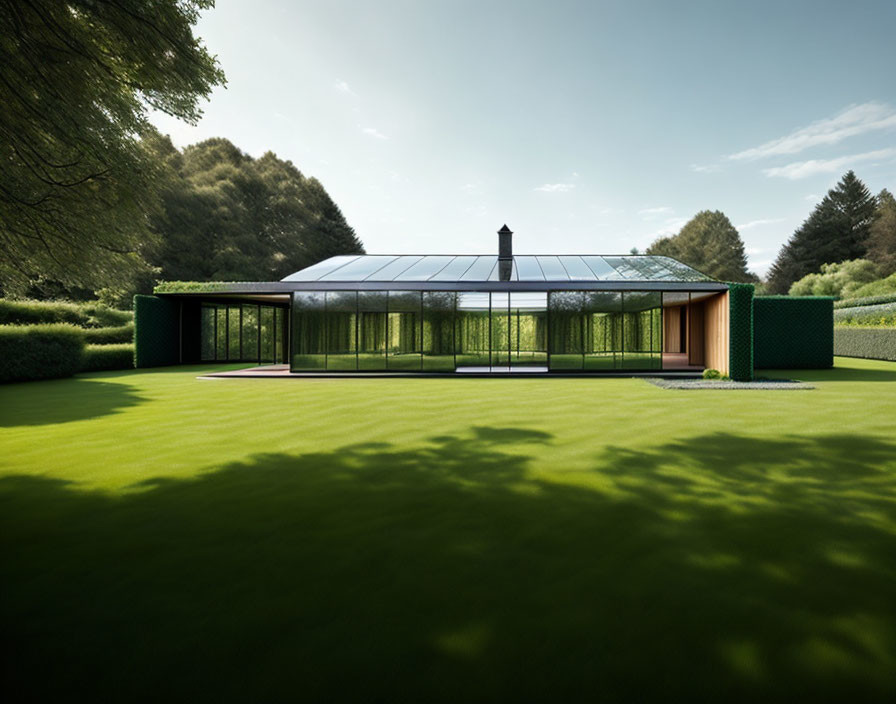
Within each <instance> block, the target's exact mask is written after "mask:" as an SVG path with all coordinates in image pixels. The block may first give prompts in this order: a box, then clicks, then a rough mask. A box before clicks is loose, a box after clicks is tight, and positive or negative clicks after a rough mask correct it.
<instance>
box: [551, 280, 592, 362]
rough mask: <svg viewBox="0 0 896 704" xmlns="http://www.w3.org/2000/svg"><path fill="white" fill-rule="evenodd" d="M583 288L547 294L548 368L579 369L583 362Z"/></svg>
mask: <svg viewBox="0 0 896 704" xmlns="http://www.w3.org/2000/svg"><path fill="white" fill-rule="evenodd" d="M584 302H585V292H584V291H551V292H550V293H549V294H548V311H549V316H548V320H549V321H550V323H549V326H550V327H549V332H548V335H549V340H550V343H549V344H550V357H549V364H550V368H551V369H564V370H565V369H582V367H583V364H584V352H585V346H584V333H585V321H584Z"/></svg>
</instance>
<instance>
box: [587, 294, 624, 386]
mask: <svg viewBox="0 0 896 704" xmlns="http://www.w3.org/2000/svg"><path fill="white" fill-rule="evenodd" d="M622 295H623V294H621V293H619V292H615V291H587V292H586V293H585V302H584V305H585V329H586V333H585V335H586V343H585V369H587V370H589V371H601V370H607V371H611V370H613V369H619V368H620V367H621V366H622V327H623V321H622Z"/></svg>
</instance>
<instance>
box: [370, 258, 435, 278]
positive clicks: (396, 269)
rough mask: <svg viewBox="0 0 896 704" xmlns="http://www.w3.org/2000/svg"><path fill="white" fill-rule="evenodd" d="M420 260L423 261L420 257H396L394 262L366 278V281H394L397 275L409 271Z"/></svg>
mask: <svg viewBox="0 0 896 704" xmlns="http://www.w3.org/2000/svg"><path fill="white" fill-rule="evenodd" d="M421 259H423V257H420V256H402V257H398V258H397V259H396V260H395V261H394V262H391V263H390V264H387V265H386V266H384V267H383V268H382V269H380V270H379V271H377V272H376V273H375V274H372V275H371V276H368V277H367V281H394V280H395V278H396V277H397V276H398V275H399V274H402V273H403V272H405V271H407V270H408V269H410V268H411V267H412V266H414V264H416V263H417V262H419V261H420V260H421Z"/></svg>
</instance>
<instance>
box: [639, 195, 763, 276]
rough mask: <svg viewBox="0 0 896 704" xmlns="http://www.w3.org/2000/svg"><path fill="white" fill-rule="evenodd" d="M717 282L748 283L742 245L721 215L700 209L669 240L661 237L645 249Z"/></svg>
mask: <svg viewBox="0 0 896 704" xmlns="http://www.w3.org/2000/svg"><path fill="white" fill-rule="evenodd" d="M646 253H647V254H660V255H664V256H667V257H672V258H674V259H678V260H679V261H681V262H683V263H685V264H687V265H688V266H692V267H694V268H695V269H697V270H698V271H702V272H703V273H704V274H706V275H708V276H712V277H713V278H716V279H719V280H721V281H738V282H752V281H756V276H755V275H753V274H752V273H750V272H749V271H747V255H746V254H745V252H744V243H743V240H742V239H741V238H740V234H738V232H737V228H735V227H734V225H732V224H731V220H729V219H728V217H727V216H726V215H725V213H723V212H721V211H719V210H701V211H700V212H699V213H697V214H696V215H695V216H694V217H693V218H691V220H690V221H689V222H688V223H687V224H686V225H685V226H684V227H683V228H681V232H679V233H678V234H677V235H675V236H673V237H662V238H660V239H658V240H657V241H656V242H654V243H653V244H651V245H650V247H648V248H647V252H646Z"/></svg>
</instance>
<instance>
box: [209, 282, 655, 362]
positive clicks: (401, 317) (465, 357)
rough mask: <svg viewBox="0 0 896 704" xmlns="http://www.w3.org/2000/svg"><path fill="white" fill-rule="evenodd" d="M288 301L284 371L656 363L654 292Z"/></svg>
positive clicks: (396, 294)
mask: <svg viewBox="0 0 896 704" xmlns="http://www.w3.org/2000/svg"><path fill="white" fill-rule="evenodd" d="M293 300H294V304H293V309H292V334H293V340H292V345H293V346H292V352H293V358H292V369H293V371H323V370H327V371H345V372H351V371H355V370H358V371H386V370H390V371H402V372H415V371H423V372H427V371H429V372H451V371H454V370H455V369H459V368H470V367H474V368H480V367H481V368H483V369H484V370H488V369H493V370H496V371H497V370H505V371H506V370H512V369H513V368H514V367H527V366H528V367H546V368H548V369H550V370H556V371H589V372H599V371H614V370H632V371H647V370H651V369H661V368H662V347H663V308H662V293H660V292H658V291H657V292H653V291H625V292H621V291H551V292H549V293H548V292H525V293H506V292H492V293H488V292H478V291H458V292H454V291H444V292H442V291H329V292H323V291H301V292H296V293H295V294H294V299H293ZM274 315H275V317H276V313H275V314H274ZM243 318H244V322H243V325H245V318H246V310H243ZM263 321H264V316H262V326H261V330H262V335H263V338H262V343H261V347H262V350H261V355H262V357H264V356H265V355H266V352H265V350H267V349H268V347H267V345H268V343H267V342H266V341H265V340H266V338H264V332H263V331H264V329H265V325H264V322H263ZM204 325H208V323H204ZM275 327H276V326H275ZM243 344H244V345H245V344H246V341H245V338H244V340H243ZM244 353H245V351H244Z"/></svg>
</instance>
